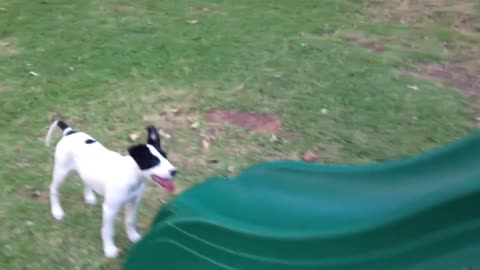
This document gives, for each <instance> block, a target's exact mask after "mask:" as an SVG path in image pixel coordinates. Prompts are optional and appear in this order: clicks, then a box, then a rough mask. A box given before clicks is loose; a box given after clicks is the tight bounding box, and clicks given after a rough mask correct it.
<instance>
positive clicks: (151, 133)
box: [146, 126, 167, 158]
mask: <svg viewBox="0 0 480 270" xmlns="http://www.w3.org/2000/svg"><path fill="white" fill-rule="evenodd" d="M146 130H147V131H148V137H147V143H148V144H150V145H152V146H153V147H155V149H157V151H158V152H159V153H160V154H161V155H162V156H163V157H164V158H167V153H166V152H165V151H164V150H163V149H162V146H161V144H160V134H158V131H157V128H155V127H154V126H148V127H146Z"/></svg>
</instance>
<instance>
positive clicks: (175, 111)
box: [170, 108, 180, 114]
mask: <svg viewBox="0 0 480 270" xmlns="http://www.w3.org/2000/svg"><path fill="white" fill-rule="evenodd" d="M170 112H171V113H173V114H176V113H178V112H180V109H179V108H173V109H170Z"/></svg>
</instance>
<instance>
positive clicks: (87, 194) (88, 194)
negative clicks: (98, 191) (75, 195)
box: [83, 184, 97, 205]
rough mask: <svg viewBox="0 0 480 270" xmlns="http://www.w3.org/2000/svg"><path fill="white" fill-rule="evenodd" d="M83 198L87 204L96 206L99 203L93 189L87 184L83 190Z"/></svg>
mask: <svg viewBox="0 0 480 270" xmlns="http://www.w3.org/2000/svg"><path fill="white" fill-rule="evenodd" d="M83 197H84V198H85V202H86V203H87V204H91V205H95V204H96V203H97V197H96V196H95V193H94V192H93V190H92V188H91V187H89V186H88V185H87V184H85V187H84V188H83Z"/></svg>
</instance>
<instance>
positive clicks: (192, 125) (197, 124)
mask: <svg viewBox="0 0 480 270" xmlns="http://www.w3.org/2000/svg"><path fill="white" fill-rule="evenodd" d="M199 126H200V123H198V122H195V123H193V124H191V125H190V127H191V128H193V129H197V128H198V127H199Z"/></svg>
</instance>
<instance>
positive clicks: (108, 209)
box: [102, 200, 121, 258]
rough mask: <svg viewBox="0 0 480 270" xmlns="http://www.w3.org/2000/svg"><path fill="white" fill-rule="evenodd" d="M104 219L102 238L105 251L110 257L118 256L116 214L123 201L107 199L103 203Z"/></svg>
mask: <svg viewBox="0 0 480 270" xmlns="http://www.w3.org/2000/svg"><path fill="white" fill-rule="evenodd" d="M102 207H103V221H102V240H103V252H104V254H105V256H106V257H108V258H115V257H117V256H118V248H117V247H116V246H115V242H114V235H115V216H116V215H117V213H118V210H119V209H120V207H121V203H119V202H117V201H115V202H109V201H107V200H105V202H104V203H103V206H102Z"/></svg>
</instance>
